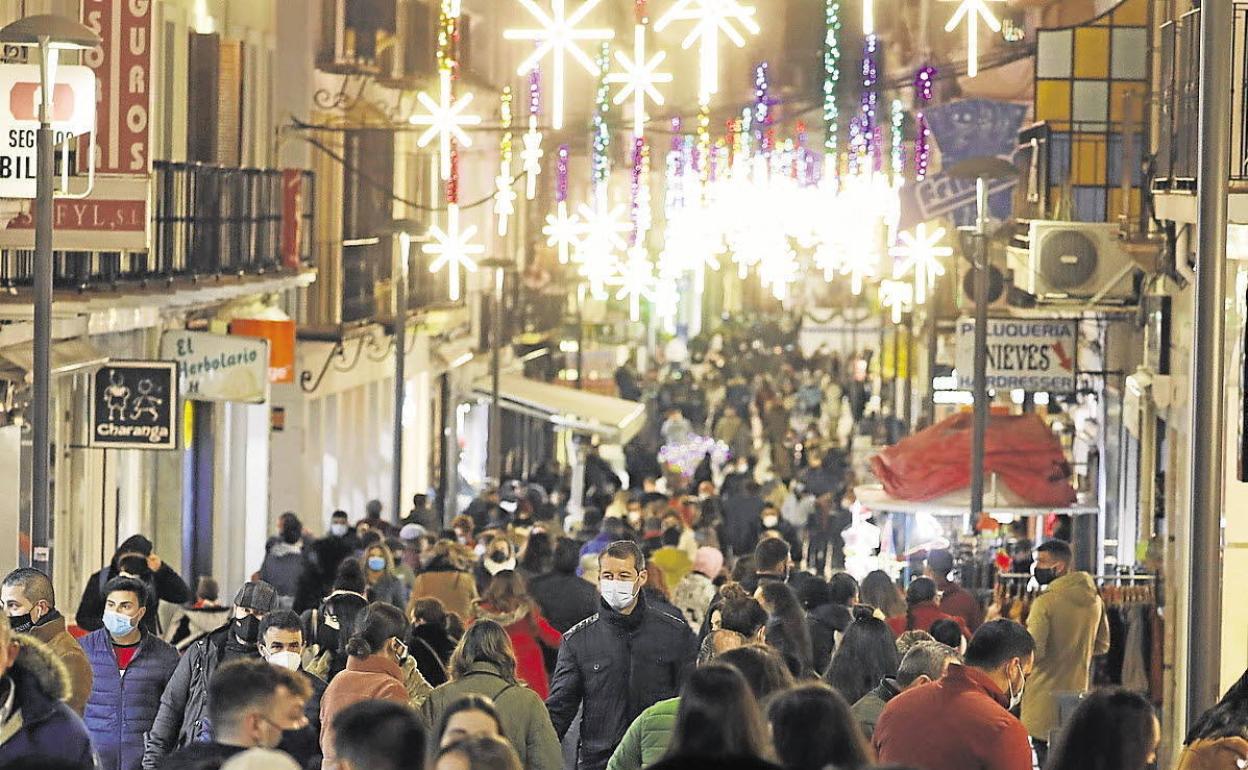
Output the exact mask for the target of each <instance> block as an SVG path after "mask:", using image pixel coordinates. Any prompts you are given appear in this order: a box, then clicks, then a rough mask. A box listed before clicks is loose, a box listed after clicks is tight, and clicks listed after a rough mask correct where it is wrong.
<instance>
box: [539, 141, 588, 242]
mask: <svg viewBox="0 0 1248 770" xmlns="http://www.w3.org/2000/svg"><path fill="white" fill-rule="evenodd" d="M568 154H569V149H568V145H566V144H562V145H559V152H558V155H557V158H558V160H557V161H556V163H555V213H554V214H547V215H546V226H545V227H543V228H542V234H543V235H545V236H546V245H547V246H553V247H554V248H556V249H557V250H558V254H559V264H561V265H566V264H568V262H569V260H570V259H571V256H572V250H573V249H576V248H579V246H580V243H581V229H582V227H581V220H580V218H579V217H578V216H576V215H575V214H569V213H568Z"/></svg>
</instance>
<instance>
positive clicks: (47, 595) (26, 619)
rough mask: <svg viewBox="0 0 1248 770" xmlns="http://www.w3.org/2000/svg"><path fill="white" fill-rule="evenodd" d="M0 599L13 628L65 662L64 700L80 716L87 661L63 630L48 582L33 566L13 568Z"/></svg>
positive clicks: (87, 689) (1, 588)
mask: <svg viewBox="0 0 1248 770" xmlns="http://www.w3.org/2000/svg"><path fill="white" fill-rule="evenodd" d="M0 602H3V603H4V614H5V615H7V616H8V617H9V623H10V625H11V626H12V628H13V630H14V631H17V632H18V633H22V634H29V635H30V636H33V637H35V638H36V639H38V640H39V641H41V642H43V643H44V644H46V645H47V646H48V648H49V649H50V650H51V651H52V652H53V653H54V654H55V655H56V657H57V658H59V659H60V661H61V662H62V663H64V664H65V669H66V670H67V671H68V672H69V679H70V694H69V698H68V699H67V700H66V702H67V703H68V704H69V707H70V708H72V709H73V710H74V711H75V712H77V714H78V716H82V712H83V709H84V708H85V707H86V705H87V696H88V695H90V694H91V683H92V676H91V664H90V663H89V662H87V655H86V653H85V652H83V651H82V646H81V645H79V644H78V640H77V639H75V638H74V637H72V636H70V634H69V631H68V630H66V627H65V617H64V616H63V615H61V613H59V612H57V610H56V594H55V592H54V591H53V589H52V581H51V580H49V579H48V576H47V575H45V574H44V573H43V572H40V571H39V570H37V569H35V568H33V567H22V568H20V569H15V570H13V571H12V572H10V573H9V574H8V575H7V576H5V578H4V582H3V583H2V584H0Z"/></svg>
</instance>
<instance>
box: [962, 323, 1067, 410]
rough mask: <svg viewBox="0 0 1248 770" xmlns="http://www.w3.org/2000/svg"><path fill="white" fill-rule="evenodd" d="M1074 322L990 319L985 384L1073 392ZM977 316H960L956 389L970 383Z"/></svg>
mask: <svg viewBox="0 0 1248 770" xmlns="http://www.w3.org/2000/svg"><path fill="white" fill-rule="evenodd" d="M1078 340H1079V337H1078V323H1077V322H1076V321H1063V320H1043V319H1030V318H1028V319H1023V318H989V319H988V387H989V388H992V389H994V390H1025V391H1029V392H1032V393H1073V392H1074V391H1075V371H1076V369H1075V352H1076V351H1077V349H1078ZM974 361H975V321H974V320H973V319H970V318H960V319H958V337H957V368H958V388H959V389H960V390H970V389H971V388H972V387H974V379H973V375H974Z"/></svg>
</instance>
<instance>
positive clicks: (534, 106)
mask: <svg viewBox="0 0 1248 770" xmlns="http://www.w3.org/2000/svg"><path fill="white" fill-rule="evenodd" d="M541 113H542V72H541V69H539V68H538V67H534V68H533V71H532V72H530V73H529V115H530V117H537V116H538V115H540V114H541Z"/></svg>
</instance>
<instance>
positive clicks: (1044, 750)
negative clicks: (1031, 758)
mask: <svg viewBox="0 0 1248 770" xmlns="http://www.w3.org/2000/svg"><path fill="white" fill-rule="evenodd" d="M1031 748H1032V750H1034V751H1035V752H1036V766H1037V767H1040V768H1042V769H1043V768H1044V763H1045V762H1047V761H1048V758H1049V742H1048V741H1041V740H1037V739H1036V738H1032V739H1031Z"/></svg>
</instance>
